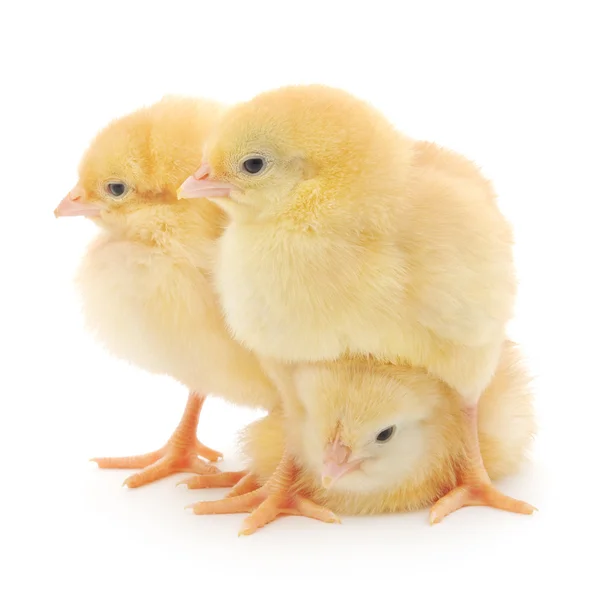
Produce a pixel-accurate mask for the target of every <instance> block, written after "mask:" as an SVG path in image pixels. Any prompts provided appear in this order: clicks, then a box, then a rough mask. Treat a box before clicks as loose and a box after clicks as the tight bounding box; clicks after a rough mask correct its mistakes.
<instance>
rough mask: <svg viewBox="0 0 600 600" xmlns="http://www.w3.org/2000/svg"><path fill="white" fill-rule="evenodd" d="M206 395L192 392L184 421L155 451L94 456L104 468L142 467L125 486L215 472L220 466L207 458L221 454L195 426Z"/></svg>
mask: <svg viewBox="0 0 600 600" xmlns="http://www.w3.org/2000/svg"><path fill="white" fill-rule="evenodd" d="M203 403H204V398H202V397H201V396H198V395H197V394H193V393H192V394H190V396H189V398H188V403H187V406H186V409H185V412H184V414H183V417H182V418H181V421H180V423H179V425H178V427H177V429H176V430H175V432H174V433H173V435H172V436H171V438H170V439H169V441H168V442H167V443H166V444H165V445H164V446H163V447H162V448H161V449H160V450H157V451H156V452H149V453H148V454H141V455H138V456H124V457H119V458H93V459H92V461H94V462H96V463H97V464H98V466H99V467H100V468H101V469H142V470H141V471H140V472H139V473H135V474H134V475H132V476H131V477H128V478H127V479H126V480H125V481H124V483H123V485H126V486H127V487H130V488H136V487H140V486H142V485H146V484H148V483H151V482H153V481H157V480H158V479H162V478H164V477H167V476H168V475H173V474H174V473H196V474H202V475H212V474H216V473H219V469H217V468H216V467H214V466H213V465H209V464H207V463H206V462H205V460H202V459H201V458H199V457H202V458H203V459H206V460H208V461H211V462H213V461H217V460H219V458H222V456H223V455H222V454H221V453H220V452H217V451H216V450H212V449H211V448H209V447H208V446H205V445H204V444H202V443H201V442H199V441H198V439H197V438H196V428H197V426H198V419H199V416H200V410H201V408H202V404H203Z"/></svg>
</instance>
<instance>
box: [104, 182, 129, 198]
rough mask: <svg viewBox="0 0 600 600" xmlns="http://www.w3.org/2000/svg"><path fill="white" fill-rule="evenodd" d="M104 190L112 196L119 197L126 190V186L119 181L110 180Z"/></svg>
mask: <svg viewBox="0 0 600 600" xmlns="http://www.w3.org/2000/svg"><path fill="white" fill-rule="evenodd" d="M106 191H107V192H108V193H109V194H110V195H111V196H113V197H114V198H120V197H121V196H123V195H124V194H125V192H126V191H127V186H126V185H125V184H124V183H122V182H120V181H111V182H110V183H107V184H106Z"/></svg>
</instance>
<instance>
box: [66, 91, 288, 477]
mask: <svg viewBox="0 0 600 600" xmlns="http://www.w3.org/2000/svg"><path fill="white" fill-rule="evenodd" d="M221 110H222V109H221V107H220V106H219V105H218V104H217V103H213V102H210V101H203V100H196V99H191V98H179V97H165V98H164V99H163V100H162V101H160V102H158V103H156V104H154V105H152V106H150V107H147V108H144V109H141V110H138V111H136V112H134V113H132V114H130V115H127V116H125V117H123V118H121V119H118V120H116V121H114V122H112V123H111V124H109V125H108V126H107V127H106V128H105V129H104V130H103V131H101V132H100V133H99V134H98V136H97V137H96V138H95V139H94V140H93V142H92V143H91V145H90V147H89V149H88V150H87V152H86V153H85V155H84V156H83V159H82V161H81V164H80V168H79V182H78V183H77V185H76V187H75V188H74V189H73V190H72V191H71V192H70V193H69V194H68V195H67V196H66V197H65V199H64V200H63V201H62V202H61V203H60V205H59V206H58V207H57V209H56V211H55V214H56V215H57V216H66V215H73V216H74V215H84V216H86V217H88V218H90V219H92V220H93V221H94V222H95V223H96V224H97V225H98V226H99V228H100V230H101V231H100V233H99V235H98V237H97V239H96V240H95V241H94V242H93V243H92V245H91V246H90V248H89V250H88V252H87V254H86V255H85V257H84V259H83V261H82V264H81V266H80V269H79V272H78V276H77V284H78V287H79V291H80V292H81V296H82V299H83V313H84V317H85V321H86V323H87V325H88V326H89V328H90V329H91V330H92V331H93V332H94V333H95V335H96V337H97V339H98V340H99V341H100V342H101V343H102V344H103V345H104V346H105V347H106V348H107V349H108V350H109V351H110V352H111V353H113V354H114V355H116V356H118V357H120V358H122V359H125V360H127V361H129V362H131V363H133V364H135V365H137V366H138V367H141V368H143V369H145V370H147V371H149V372H151V373H157V374H167V375H170V376H171V377H173V378H175V379H176V380H177V381H179V382H181V383H182V384H184V385H185V386H186V387H187V388H188V389H189V390H190V392H189V397H188V403H187V406H186V409H185V413H184V415H183V417H182V419H181V422H180V424H179V426H178V428H177V430H176V431H175V433H174V434H173V436H172V437H171V438H170V439H169V441H168V442H167V443H166V445H165V446H163V447H162V448H161V449H160V450H158V451H156V452H151V453H149V454H144V455H141V456H132V457H123V458H97V459H93V460H95V461H96V462H97V463H98V465H99V466H100V467H102V468H140V469H143V470H142V471H140V472H138V473H136V474H134V475H133V476H131V477H129V478H128V479H127V480H126V481H125V483H126V485H128V486H129V487H137V486H140V485H143V484H146V483H149V482H151V481H154V480H157V479H160V478H162V477H165V476H167V475H169V474H171V473H175V472H192V473H197V474H215V473H218V469H216V468H215V467H214V466H212V465H209V464H207V463H206V462H205V461H203V460H201V459H200V458H199V457H202V458H205V459H207V460H208V461H216V460H217V459H218V458H220V457H221V454H220V453H219V452H216V451H215V450H212V449H210V448H207V447H206V446H205V445H204V444H202V443H200V442H199V441H198V439H197V437H196V429H197V424H198V418H199V414H200V411H201V408H202V405H203V403H204V399H205V397H206V395H207V394H214V395H216V396H220V397H223V398H226V399H228V400H230V401H232V402H235V403H239V404H242V405H246V406H250V407H261V408H263V409H266V410H270V409H272V408H273V407H274V406H276V405H278V404H279V398H278V395H277V391H276V389H275V387H274V386H273V384H272V383H271V382H270V379H269V378H268V377H267V375H266V374H265V373H264V372H263V370H262V368H261V367H260V364H259V362H258V360H257V359H256V358H255V356H254V355H253V354H252V353H251V352H250V351H249V350H246V349H245V348H243V347H242V346H241V345H240V344H238V343H237V342H235V341H234V340H233V339H232V337H231V336H230V334H229V333H228V331H227V328H226V324H225V322H224V320H223V317H222V314H221V309H220V306H219V302H218V298H217V296H216V294H215V292H214V291H213V284H212V281H211V276H210V270H211V264H212V260H213V253H214V245H215V241H216V240H217V239H218V237H219V235H221V233H222V231H223V227H224V226H225V224H226V220H227V217H226V215H225V213H224V212H223V211H222V210H221V209H220V208H219V207H218V206H216V205H214V204H211V203H209V202H206V201H205V200H198V199H190V200H187V201H179V202H178V201H177V198H176V190H177V188H178V187H179V186H180V185H181V183H182V181H183V180H184V179H185V177H186V175H187V173H188V172H189V170H190V169H192V168H193V166H194V165H196V164H198V161H199V160H200V158H201V155H200V152H201V151H200V148H201V147H202V144H203V142H204V140H205V137H206V134H207V132H208V130H209V128H210V127H211V126H212V125H213V123H214V121H215V120H216V119H217V118H218V117H219V115H220V112H221ZM241 475H242V474H237V473H229V474H219V475H218V476H217V477H216V478H215V477H213V478H212V482H213V483H221V484H223V485H227V486H228V485H231V484H233V483H235V482H236V481H238V480H239V478H240V477H241ZM189 485H190V487H204V480H202V481H200V480H190V481H189Z"/></svg>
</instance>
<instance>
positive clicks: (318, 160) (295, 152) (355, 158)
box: [180, 85, 397, 216]
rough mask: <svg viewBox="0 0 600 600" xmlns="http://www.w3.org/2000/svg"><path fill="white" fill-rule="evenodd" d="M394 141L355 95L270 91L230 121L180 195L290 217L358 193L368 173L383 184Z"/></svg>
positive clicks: (233, 209)
mask: <svg viewBox="0 0 600 600" xmlns="http://www.w3.org/2000/svg"><path fill="white" fill-rule="evenodd" d="M394 135H396V136H397V132H395V131H394V130H393V128H392V127H391V126H390V124H389V123H388V122H387V121H386V120H385V119H384V118H383V116H382V115H380V114H379V113H378V112H377V111H375V110H374V109H373V108H372V107H371V106H369V105H368V104H366V103H365V102H363V101H361V100H358V99H357V98H354V97H353V96H351V95H350V94H348V93H347V92H344V91H341V90H338V89H335V88H329V87H325V86H320V85H308V86H293V87H284V88H280V89H277V90H274V91H270V92H266V93H263V94H261V95H259V96H256V97H255V98H254V99H252V100H250V101H249V102H246V103H243V104H239V105H237V106H234V107H233V108H231V109H230V110H229V111H228V112H227V113H226V114H225V115H224V116H223V119H222V120H221V121H220V122H219V124H218V126H217V127H216V128H215V130H214V131H213V132H212V134H211V136H210V137H209V139H208V140H207V144H206V146H205V153H204V160H203V163H202V166H201V167H200V168H199V169H198V170H197V171H196V173H195V174H194V175H193V176H192V177H190V178H188V180H186V182H185V184H184V185H183V186H182V188H181V190H180V197H184V198H185V197H198V195H200V196H205V197H208V198H211V199H214V201H215V202H217V203H218V204H220V205H221V206H222V207H223V208H225V209H226V210H227V211H228V212H230V213H231V214H232V216H235V215H236V214H238V215H239V214H247V213H248V212H254V213H255V214H265V213H266V214H269V213H272V212H275V213H277V212H278V211H285V210H287V209H288V208H289V207H290V206H291V205H293V204H294V202H296V201H297V200H298V198H311V197H315V198H316V199H320V200H321V201H326V197H327V194H326V193H325V194H323V192H324V191H325V192H332V191H335V192H337V193H338V194H339V193H340V192H344V191H346V190H348V189H350V188H352V187H355V186H356V185H357V176H360V175H361V174H363V173H365V172H367V173H369V175H370V176H371V177H375V178H377V176H378V175H377V174H378V173H379V172H380V171H379V169H381V164H380V163H381V160H382V158H384V157H385V156H386V153H387V150H386V144H385V143H383V144H382V142H385V141H386V140H391V139H392V137H393V136H394ZM359 185H360V184H359ZM319 197H320V198H319Z"/></svg>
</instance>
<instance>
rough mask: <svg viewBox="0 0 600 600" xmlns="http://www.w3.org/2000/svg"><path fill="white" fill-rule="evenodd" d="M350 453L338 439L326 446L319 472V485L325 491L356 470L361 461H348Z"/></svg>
mask: <svg viewBox="0 0 600 600" xmlns="http://www.w3.org/2000/svg"><path fill="white" fill-rule="evenodd" d="M351 453H352V451H351V449H350V448H348V446H346V445H345V444H342V443H341V442H340V441H339V438H338V437H336V438H335V440H334V441H333V442H332V443H331V444H329V445H328V446H327V448H326V449H325V454H324V456H323V470H322V471H321V483H322V485H323V487H324V488H325V489H328V488H330V487H331V486H332V485H333V484H334V483H335V482H336V481H337V480H338V479H339V478H340V477H342V476H343V475H346V474H348V473H350V472H351V471H354V470H356V469H358V467H359V466H360V464H361V462H362V460H348V459H349V458H350V455H351Z"/></svg>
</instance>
